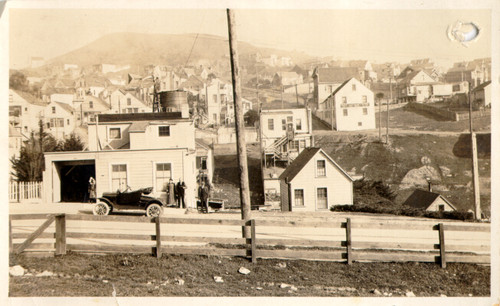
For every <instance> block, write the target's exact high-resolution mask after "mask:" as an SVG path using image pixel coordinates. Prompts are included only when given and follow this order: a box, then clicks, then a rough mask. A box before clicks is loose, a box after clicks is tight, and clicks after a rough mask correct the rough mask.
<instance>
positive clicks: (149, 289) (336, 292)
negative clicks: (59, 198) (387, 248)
mask: <svg viewBox="0 0 500 306" xmlns="http://www.w3.org/2000/svg"><path fill="white" fill-rule="evenodd" d="M14 265H20V266H22V267H23V268H24V272H25V273H24V275H23V276H10V281H9V296H10V297H36V296H43V297H63V296H87V297H89V296H102V297H106V296H108V297H111V296H117V297H121V296H129V297H132V296H150V297H168V296H188V297H194V296H228V297H235V296H289V297H293V296H330V297H341V296H362V297H401V296H403V297H406V296H407V297H412V296H417V297H440V296H441V297H444V296H448V297H452V296H453V297H471V296H473V297H478V296H483V297H485V296H489V295H490V267H489V266H479V265H472V264H448V267H447V268H446V269H441V268H440V267H439V265H437V264H432V263H354V264H353V265H351V266H348V265H346V264H345V263H334V262H313V261H302V260H294V261H291V260H290V261H289V260H278V259H272V260H259V261H258V263H257V264H252V263H250V262H249V261H248V260H247V259H245V258H237V257H219V256H209V257H207V256H195V255H191V256H177V255H164V256H163V257H162V258H161V259H157V258H155V257H152V256H150V255H80V254H78V255H77V254H68V255H65V256H58V257H45V258H35V257H26V256H24V255H19V256H11V258H10V266H11V267H12V266H14ZM242 268H246V271H245V269H242ZM42 275H46V276H42Z"/></svg>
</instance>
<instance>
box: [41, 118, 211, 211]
mask: <svg viewBox="0 0 500 306" xmlns="http://www.w3.org/2000/svg"><path fill="white" fill-rule="evenodd" d="M198 149H200V157H205V158H206V159H207V162H208V161H209V159H210V158H211V156H212V155H211V154H212V153H207V152H206V151H210V150H211V149H210V147H208V146H203V148H200V146H199V147H198ZM198 149H197V146H196V142H195V127H194V124H193V122H192V120H190V119H189V118H185V117H182V114H181V113H180V112H170V113H168V112H157V113H132V114H104V115H98V120H97V121H96V122H94V123H90V124H89V146H88V151H82V152H51V153H45V171H44V172H43V181H44V188H45V195H46V199H45V202H48V203H51V202H60V201H82V199H83V198H84V196H85V192H87V182H88V179H89V177H90V176H93V177H95V179H96V191H97V194H98V195H101V194H102V193H103V192H108V191H116V190H118V189H120V190H124V189H125V188H126V187H127V186H129V187H130V188H131V189H133V190H136V189H139V188H144V187H153V193H152V195H154V196H156V197H159V198H161V199H163V200H164V201H166V198H167V196H166V185H167V183H168V182H169V180H170V179H172V180H173V181H174V182H179V181H184V182H185V184H186V186H187V189H186V196H185V199H186V204H187V207H190V208H194V207H196V201H195V197H196V195H197V177H198V176H199V173H198V169H197V168H196V159H197V152H198ZM200 161H201V158H200ZM209 167H210V165H209V164H208V163H207V169H206V171H210V170H209V169H210V168H209ZM70 170H71V171H70ZM206 175H207V176H208V177H211V173H206Z"/></svg>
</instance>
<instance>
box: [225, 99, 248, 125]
mask: <svg viewBox="0 0 500 306" xmlns="http://www.w3.org/2000/svg"><path fill="white" fill-rule="evenodd" d="M241 104H242V105H243V115H244V114H246V113H247V112H248V111H249V110H251V109H252V108H253V103H252V101H250V100H248V99H245V98H241ZM222 107H223V114H224V118H225V119H224V121H225V123H226V124H231V123H233V122H234V102H233V101H227V102H226V103H225V104H223V106H222Z"/></svg>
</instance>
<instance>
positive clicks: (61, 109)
mask: <svg viewBox="0 0 500 306" xmlns="http://www.w3.org/2000/svg"><path fill="white" fill-rule="evenodd" d="M43 121H44V123H45V124H46V127H45V129H46V131H47V132H48V133H50V134H52V135H53V136H54V137H55V138H56V139H62V138H64V137H66V136H68V135H70V134H71V133H72V132H73V130H74V129H75V126H76V120H75V110H74V109H73V107H71V106H70V105H68V104H66V103H61V102H50V103H49V105H47V106H46V107H45V109H44V110H43Z"/></svg>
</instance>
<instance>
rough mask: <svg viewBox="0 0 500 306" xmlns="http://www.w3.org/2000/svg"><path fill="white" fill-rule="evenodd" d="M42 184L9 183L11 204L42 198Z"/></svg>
mask: <svg viewBox="0 0 500 306" xmlns="http://www.w3.org/2000/svg"><path fill="white" fill-rule="evenodd" d="M42 190H43V183H42V182H9V202H21V201H22V200H32V199H41V198H42Z"/></svg>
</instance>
